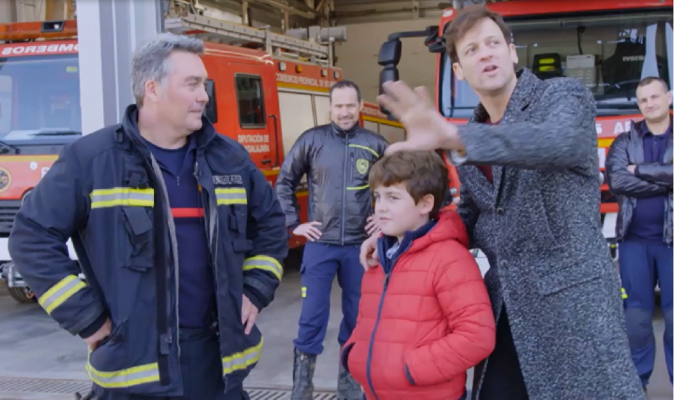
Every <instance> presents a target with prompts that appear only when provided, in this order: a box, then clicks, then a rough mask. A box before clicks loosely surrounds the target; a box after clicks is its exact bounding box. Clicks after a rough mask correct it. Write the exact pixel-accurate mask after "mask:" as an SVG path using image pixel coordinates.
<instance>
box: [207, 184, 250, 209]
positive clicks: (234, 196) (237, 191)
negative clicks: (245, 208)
mask: <svg viewBox="0 0 674 400" xmlns="http://www.w3.org/2000/svg"><path fill="white" fill-rule="evenodd" d="M215 198H216V199H217V204H218V205H219V206H222V205H230V204H248V197H247V196H246V188H216V189H215Z"/></svg>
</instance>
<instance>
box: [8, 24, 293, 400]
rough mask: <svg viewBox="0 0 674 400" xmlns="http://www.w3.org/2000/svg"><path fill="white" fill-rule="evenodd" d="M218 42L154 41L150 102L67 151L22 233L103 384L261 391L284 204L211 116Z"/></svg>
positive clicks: (140, 59)
mask: <svg viewBox="0 0 674 400" xmlns="http://www.w3.org/2000/svg"><path fill="white" fill-rule="evenodd" d="M203 51H204V45H203V43H202V42H201V41H200V40H198V39H191V38H188V37H184V36H176V35H171V34H163V35H160V36H159V37H158V38H157V39H155V40H154V41H151V42H149V43H148V44H147V45H145V46H144V47H142V48H140V49H139V50H138V51H137V52H136V54H135V55H134V59H133V65H132V81H133V92H134V96H135V98H136V104H137V105H132V106H129V107H128V109H127V110H126V114H125V116H124V119H123V122H122V123H121V124H120V125H115V126H109V127H106V128H103V129H101V130H100V131H98V132H94V133H92V134H90V135H87V136H85V137H82V138H81V139H79V140H78V141H76V142H75V143H73V144H72V145H71V146H69V147H68V148H66V149H65V150H64V151H63V153H62V154H61V156H60V158H59V159H58V160H57V161H56V163H54V165H53V167H52V168H51V169H50V170H49V172H48V173H47V174H46V175H45V177H44V178H43V179H42V181H41V182H40V183H39V184H38V185H37V187H36V188H35V190H34V191H33V192H32V193H31V194H30V195H29V196H28V197H27V199H26V201H25V203H24V204H23V206H22V208H21V211H20V212H19V214H18V215H17V217H16V222H15V224H14V228H13V230H12V233H11V236H10V239H9V251H10V254H11V256H12V259H13V260H14V262H15V263H16V266H17V268H18V270H19V272H20V273H21V274H22V275H23V277H24V279H25V280H26V281H27V282H28V284H29V285H30V287H31V288H32V289H33V290H34V292H35V293H36V295H37V296H38V298H39V303H40V304H41V305H42V307H43V308H44V309H45V310H46V311H47V312H48V313H49V315H50V316H51V317H52V318H53V319H54V320H56V321H57V322H58V323H59V325H60V326H61V327H62V328H63V329H65V330H67V331H68V332H70V333H71V334H73V335H79V336H81V337H82V338H84V340H85V341H86V342H87V343H88V345H89V356H88V361H87V365H86V370H87V372H88V374H89V377H90V378H91V380H92V381H93V390H92V391H93V393H94V396H95V397H94V398H96V399H100V400H141V399H143V400H144V399H155V400H156V399H169V398H170V399H183V400H235V399H236V400H239V399H245V398H247V394H246V393H245V392H244V390H243V380H244V378H245V377H246V376H247V375H248V373H249V372H250V370H251V369H252V368H253V367H254V366H255V364H256V363H257V361H258V360H259V358H260V354H261V350H262V343H263V340H262V335H261V333H260V331H259V330H258V329H257V327H256V326H255V324H254V323H255V318H256V316H257V313H258V312H259V311H260V310H262V309H263V308H264V307H266V306H267V305H268V304H269V303H270V302H271V301H272V299H273V298H274V292H275V290H276V288H277V287H278V285H279V282H280V280H281V276H282V273H283V268H282V266H281V261H282V260H283V259H284V258H285V257H286V255H287V251H288V244H287V232H286V228H285V226H284V215H283V213H282V211H281V208H280V206H279V203H278V200H277V198H276V196H275V193H274V192H273V189H272V188H271V186H270V185H269V183H268V182H267V181H266V179H265V177H264V175H263V174H262V172H261V171H260V170H258V168H257V167H256V166H255V165H254V164H253V162H252V161H251V159H250V157H249V155H248V153H247V152H246V150H245V149H244V148H243V147H242V146H241V145H239V144H238V143H237V142H235V141H233V140H230V139H228V138H226V137H224V136H222V135H219V134H218V133H217V132H216V131H215V129H214V128H213V126H212V125H211V123H210V122H209V121H208V119H207V118H205V117H203V113H204V109H205V106H206V104H207V101H208V95H207V94H206V90H205V81H206V78H207V75H206V69H205V68H204V64H203V63H202V61H201V58H200V55H201V54H203ZM69 238H72V241H73V244H74V247H75V249H76V252H77V255H78V259H79V263H80V265H79V266H78V265H77V263H75V262H73V261H71V259H70V258H69V257H68V250H67V247H66V242H67V240H68V239H69ZM80 267H81V270H82V272H83V273H84V275H85V277H86V279H85V280H81V279H80V278H79V277H78V274H79V272H80Z"/></svg>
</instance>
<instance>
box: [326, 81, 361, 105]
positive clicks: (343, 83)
mask: <svg viewBox="0 0 674 400" xmlns="http://www.w3.org/2000/svg"><path fill="white" fill-rule="evenodd" d="M344 88H351V89H353V90H355V91H356V95H357V96H358V102H359V103H360V100H361V96H360V88H359V87H358V85H356V84H355V83H353V82H351V81H347V80H342V81H337V82H336V83H335V84H334V85H332V87H330V101H332V92H333V91H334V90H335V89H344Z"/></svg>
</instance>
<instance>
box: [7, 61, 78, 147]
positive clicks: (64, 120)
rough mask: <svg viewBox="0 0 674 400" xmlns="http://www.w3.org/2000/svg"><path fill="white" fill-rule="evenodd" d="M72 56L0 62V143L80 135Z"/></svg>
mask: <svg viewBox="0 0 674 400" xmlns="http://www.w3.org/2000/svg"><path fill="white" fill-rule="evenodd" d="M79 82H80V81H79V70H78V60H77V56H76V55H67V56H48V57H41V56H27V57H12V58H5V59H0V140H3V141H5V142H8V143H17V142H29V143H34V144H37V143H42V142H50V143H51V142H54V141H59V140H60V141H63V140H66V141H71V140H72V139H73V137H75V138H76V137H78V136H80V135H81V134H82V132H81V130H82V128H81V115H80V84H79Z"/></svg>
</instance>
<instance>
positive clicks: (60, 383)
mask: <svg viewBox="0 0 674 400" xmlns="http://www.w3.org/2000/svg"><path fill="white" fill-rule="evenodd" d="M89 388H91V383H89V382H87V381H74V380H57V379H30V378H7V377H0V393H3V392H9V393H55V394H56V393H63V394H72V393H75V392H87V391H88V390H89Z"/></svg>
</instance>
